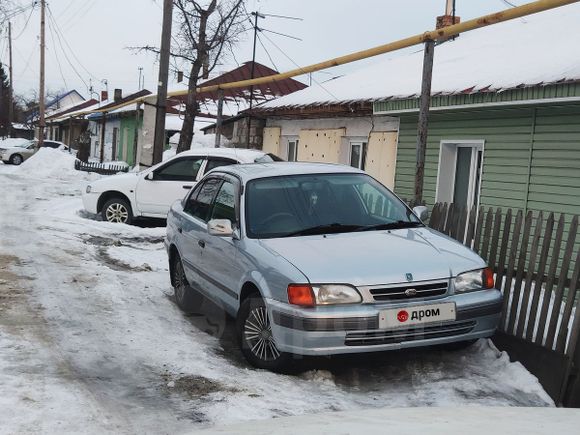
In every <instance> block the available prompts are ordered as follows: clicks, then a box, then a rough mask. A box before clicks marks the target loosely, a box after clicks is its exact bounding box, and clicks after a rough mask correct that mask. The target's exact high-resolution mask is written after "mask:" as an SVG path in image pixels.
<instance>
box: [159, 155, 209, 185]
mask: <svg viewBox="0 0 580 435" xmlns="http://www.w3.org/2000/svg"><path fill="white" fill-rule="evenodd" d="M202 163H203V157H191V158H182V159H176V160H174V161H173V162H171V163H169V164H168V165H166V166H164V167H162V168H161V169H158V170H157V171H155V178H154V179H155V180H161V181H195V179H196V177H197V173H198V172H199V168H200V167H201V164H202Z"/></svg>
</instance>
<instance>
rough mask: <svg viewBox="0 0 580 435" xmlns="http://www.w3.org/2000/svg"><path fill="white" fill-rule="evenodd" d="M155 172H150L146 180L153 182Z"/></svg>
mask: <svg viewBox="0 0 580 435" xmlns="http://www.w3.org/2000/svg"><path fill="white" fill-rule="evenodd" d="M153 178H154V177H153V171H151V172H149V173H148V174H147V175H145V179H146V180H148V181H152V180H153Z"/></svg>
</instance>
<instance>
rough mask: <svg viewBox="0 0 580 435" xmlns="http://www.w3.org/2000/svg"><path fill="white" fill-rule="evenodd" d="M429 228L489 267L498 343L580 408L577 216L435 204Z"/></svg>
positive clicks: (560, 397) (560, 396) (562, 400)
mask: <svg viewBox="0 0 580 435" xmlns="http://www.w3.org/2000/svg"><path fill="white" fill-rule="evenodd" d="M429 226H430V227H431V228H433V229H436V230H438V231H440V232H442V233H444V234H447V235H448V236H450V237H452V238H454V239H455V240H457V241H459V242H461V243H463V244H465V245H466V246H469V247H470V248H472V249H473V250H474V251H476V252H477V253H478V254H479V255H480V256H481V257H482V258H483V259H485V260H486V261H487V262H488V264H489V265H490V267H492V268H493V269H494V272H495V273H496V288H498V289H499V290H501V291H502V293H503V295H504V303H503V310H502V318H501V324H500V340H499V341H500V342H502V341H503V343H504V344H506V346H507V347H508V350H510V355H511V350H512V349H511V347H513V349H514V351H515V353H518V354H520V356H521V359H523V361H522V362H523V363H524V364H525V361H526V360H528V361H529V365H530V366H531V367H532V368H533V367H534V366H536V365H537V366H538V367H537V370H536V372H537V373H535V374H536V376H538V378H540V380H541V381H542V380H543V382H542V383H543V384H544V386H545V387H547V388H546V390H547V391H548V392H549V393H550V394H551V396H552V397H553V398H554V399H555V400H556V401H557V402H558V403H566V402H568V404H570V403H572V405H573V406H574V405H576V406H580V382H579V381H578V378H579V376H578V366H579V365H580V346H579V333H580V311H579V308H580V301H579V300H578V298H577V295H578V293H579V290H580V283H579V281H580V250H578V252H576V253H575V252H574V251H575V249H576V246H577V245H576V243H577V233H578V216H565V215H563V214H561V215H559V216H555V215H554V213H549V214H548V216H545V215H544V214H543V213H542V212H539V213H534V212H532V211H528V212H527V213H525V214H524V212H522V210H517V211H514V210H511V209H508V210H505V211H504V210H501V209H499V208H498V209H495V210H494V209H491V208H489V209H488V210H484V209H479V210H476V209H473V210H465V209H459V208H456V207H455V206H454V205H453V204H449V205H448V204H436V205H435V206H434V207H433V210H432V212H431V216H430V219H429ZM575 313H578V315H576V316H575V315H574V314H575ZM502 335H503V337H502ZM506 338H507V340H506ZM510 343H511V344H510ZM540 354H543V355H544V357H540ZM539 361H543V363H542V364H540V363H539ZM549 361H551V362H549ZM525 365H527V364H525ZM528 368H530V367H528ZM554 371H556V372H558V373H554ZM532 372H534V370H532ZM542 378H544V379H542Z"/></svg>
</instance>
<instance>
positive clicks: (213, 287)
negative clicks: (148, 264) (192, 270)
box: [201, 175, 244, 311]
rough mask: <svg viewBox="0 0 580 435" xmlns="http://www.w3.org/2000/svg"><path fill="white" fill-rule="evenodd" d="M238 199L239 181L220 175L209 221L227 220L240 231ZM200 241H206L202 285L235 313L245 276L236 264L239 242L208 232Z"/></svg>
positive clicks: (238, 263) (233, 238)
mask: <svg viewBox="0 0 580 435" xmlns="http://www.w3.org/2000/svg"><path fill="white" fill-rule="evenodd" d="M239 195H240V184H239V181H238V180H237V179H236V178H235V177H232V176H228V175H223V183H222V184H221V186H220V188H219V191H218V192H217V195H216V197H215V199H214V201H213V205H212V207H211V211H210V213H209V218H208V221H210V220H212V219H228V220H230V221H231V222H232V228H234V229H236V230H237V229H239V222H240V218H239ZM237 233H238V234H239V231H238V232H237ZM201 237H202V240H204V241H205V243H203V244H202V251H203V254H202V258H203V262H202V266H203V267H204V272H205V274H206V275H207V276H205V277H203V276H202V279H203V280H204V281H205V283H204V285H205V286H207V288H208V289H209V290H210V292H211V293H214V294H217V295H219V298H220V299H221V300H222V302H224V303H225V304H226V305H229V306H230V308H232V310H234V311H235V309H236V307H237V304H238V302H237V301H238V298H239V294H238V291H239V286H240V281H241V279H242V276H243V273H244V270H243V267H242V266H241V263H240V261H238V256H239V253H238V248H239V244H240V240H239V238H238V237H219V236H213V235H209V234H208V232H207V229H206V231H205V234H204V233H203V232H202V234H201Z"/></svg>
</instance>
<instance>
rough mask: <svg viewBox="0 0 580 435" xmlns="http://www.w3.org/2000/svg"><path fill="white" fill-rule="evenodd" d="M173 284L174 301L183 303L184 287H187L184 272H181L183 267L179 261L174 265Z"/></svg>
mask: <svg viewBox="0 0 580 435" xmlns="http://www.w3.org/2000/svg"><path fill="white" fill-rule="evenodd" d="M173 284H174V286H173V287H174V289H175V299H177V301H178V302H181V301H183V298H184V296H185V287H186V286H187V279H186V278H185V272H184V270H183V266H182V265H181V261H179V260H178V261H176V263H175V275H174V277H173Z"/></svg>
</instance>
